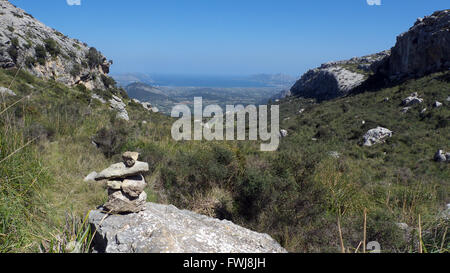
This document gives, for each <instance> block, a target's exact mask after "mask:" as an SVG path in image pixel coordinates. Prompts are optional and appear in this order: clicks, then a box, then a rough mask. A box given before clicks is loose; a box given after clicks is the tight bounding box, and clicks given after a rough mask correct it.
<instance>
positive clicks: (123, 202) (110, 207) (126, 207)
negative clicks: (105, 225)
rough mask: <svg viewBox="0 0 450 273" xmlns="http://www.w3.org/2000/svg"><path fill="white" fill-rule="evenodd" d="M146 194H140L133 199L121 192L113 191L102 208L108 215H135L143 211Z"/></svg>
mask: <svg viewBox="0 0 450 273" xmlns="http://www.w3.org/2000/svg"><path fill="white" fill-rule="evenodd" d="M146 201H147V194H146V193H145V192H142V193H141V194H140V195H139V196H138V197H137V198H133V197H131V196H129V195H127V194H126V193H124V192H123V191H120V190H118V191H113V190H111V193H110V194H109V196H108V202H106V203H105V204H104V205H103V208H104V209H105V210H106V211H108V212H109V213H136V212H139V211H142V210H144V209H145V202H146Z"/></svg>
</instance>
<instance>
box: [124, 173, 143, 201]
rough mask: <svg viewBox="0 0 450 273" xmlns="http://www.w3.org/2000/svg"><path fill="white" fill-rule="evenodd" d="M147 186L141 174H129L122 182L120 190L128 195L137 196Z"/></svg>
mask: <svg viewBox="0 0 450 273" xmlns="http://www.w3.org/2000/svg"><path fill="white" fill-rule="evenodd" d="M146 186H147V183H145V179H144V177H143V176H142V175H136V176H132V177H131V176H129V177H127V178H126V179H125V180H123V182H122V191H123V192H124V193H126V194H128V195H129V196H131V197H133V198H136V197H138V196H139V195H140V194H141V193H142V192H143V191H144V189H145V187H146Z"/></svg>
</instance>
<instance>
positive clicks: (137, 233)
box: [89, 203, 286, 253]
mask: <svg viewBox="0 0 450 273" xmlns="http://www.w3.org/2000/svg"><path fill="white" fill-rule="evenodd" d="M89 222H90V224H91V225H92V226H93V227H94V228H95V229H96V235H95V240H94V244H95V245H94V249H95V251H97V252H100V253H285V252H286V250H285V249H284V248H282V247H281V246H280V245H279V244H278V243H277V242H276V241H275V240H274V239H272V238H271V237H270V236H269V235H267V234H261V233H257V232H254V231H251V230H248V229H245V228H243V227H240V226H238V225H235V224H233V223H232V222H230V221H226V220H218V219H215V218H210V217H207V216H203V215H200V214H197V213H194V212H191V211H187V210H179V209H177V208H176V207H174V206H167V205H160V204H154V203H147V204H146V207H145V210H144V211H141V212H139V213H133V214H127V215H109V216H108V215H107V214H104V213H102V212H101V211H100V210H95V211H92V212H91V213H90V215H89Z"/></svg>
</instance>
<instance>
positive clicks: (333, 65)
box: [291, 51, 390, 100]
mask: <svg viewBox="0 0 450 273" xmlns="http://www.w3.org/2000/svg"><path fill="white" fill-rule="evenodd" d="M389 54H390V52H389V51H383V52H380V53H377V54H373V55H368V56H364V57H360V58H352V59H350V60H346V61H338V62H329V63H325V64H322V65H321V66H320V67H318V68H315V69H312V70H309V71H308V72H306V73H305V74H304V75H303V76H302V77H301V78H300V80H298V81H297V82H296V83H295V85H294V86H293V87H292V88H291V93H292V94H293V95H296V96H300V97H305V98H315V99H319V100H327V99H333V98H337V97H341V96H345V95H347V94H348V93H349V92H351V91H352V90H353V89H355V88H357V87H359V86H360V85H361V84H362V83H363V82H364V81H365V80H366V79H367V78H368V77H369V76H370V75H371V74H373V73H374V71H376V70H377V69H378V66H379V64H380V62H382V61H383V60H384V59H385V58H386V57H387V56H389Z"/></svg>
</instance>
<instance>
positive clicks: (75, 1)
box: [66, 0, 81, 6]
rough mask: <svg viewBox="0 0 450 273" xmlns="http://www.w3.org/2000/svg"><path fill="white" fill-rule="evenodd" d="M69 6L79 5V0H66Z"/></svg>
mask: <svg viewBox="0 0 450 273" xmlns="http://www.w3.org/2000/svg"><path fill="white" fill-rule="evenodd" d="M66 2H67V5H69V6H81V0H66Z"/></svg>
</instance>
